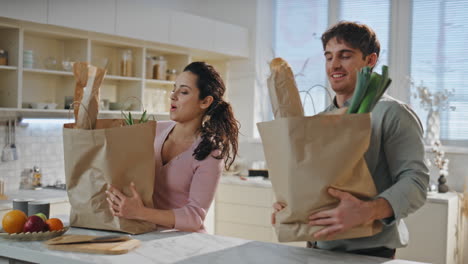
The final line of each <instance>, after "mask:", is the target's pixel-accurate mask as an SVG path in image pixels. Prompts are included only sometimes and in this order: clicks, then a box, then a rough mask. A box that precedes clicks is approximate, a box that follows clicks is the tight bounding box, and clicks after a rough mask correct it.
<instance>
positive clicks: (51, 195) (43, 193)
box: [0, 189, 68, 210]
mask: <svg viewBox="0 0 468 264" xmlns="http://www.w3.org/2000/svg"><path fill="white" fill-rule="evenodd" d="M13 199H33V200H36V201H44V202H49V203H61V202H68V195H67V191H65V190H56V189H42V190H18V191H16V192H14V193H8V200H2V201H0V210H10V209H11V208H12V207H13V205H12V201H13Z"/></svg>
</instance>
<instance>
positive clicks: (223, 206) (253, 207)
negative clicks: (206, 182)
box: [215, 183, 306, 247]
mask: <svg viewBox="0 0 468 264" xmlns="http://www.w3.org/2000/svg"><path fill="white" fill-rule="evenodd" d="M215 201H216V207H215V208H216V211H215V234H217V235H223V236H232V237H238V238H244V239H250V240H257V241H263V242H274V243H279V242H278V240H277V239H276V234H275V231H274V228H273V226H272V225H271V213H272V212H273V209H272V205H273V202H274V194H273V191H272V189H271V188H265V187H257V186H246V185H236V184H227V183H220V184H219V186H218V190H217V192H216V200H215ZM282 244H286V245H292V246H300V247H305V245H306V242H293V243H282Z"/></svg>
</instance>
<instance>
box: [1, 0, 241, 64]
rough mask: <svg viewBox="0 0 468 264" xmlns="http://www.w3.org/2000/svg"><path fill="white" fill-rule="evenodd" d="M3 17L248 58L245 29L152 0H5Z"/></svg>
mask: <svg viewBox="0 0 468 264" xmlns="http://www.w3.org/2000/svg"><path fill="white" fill-rule="evenodd" d="M0 5H1V7H0V16H3V17H8V18H13V19H19V20H26V21H32V22H38V23H42V24H51V25H56V26H63V27H68V28H74V29H81V30H85V31H91V32H99V33H106V34H111V35H118V36H122V37H127V38H133V39H137V40H145V41H150V42H155V44H169V45H173V46H177V47H182V48H187V49H189V50H192V51H202V52H206V51H208V52H211V53H216V54H217V55H223V56H224V58H229V57H243V58H246V57H248V56H249V33H248V30H247V29H246V28H243V27H240V26H237V25H232V24H227V23H223V22H220V21H216V20H213V19H209V18H205V17H200V16H196V15H191V14H188V13H184V12H178V11H172V10H169V9H163V8H160V7H159V5H158V3H157V1H153V0H133V1H132V0H99V1H93V0H79V1H76V0H15V1H13V0H0Z"/></svg>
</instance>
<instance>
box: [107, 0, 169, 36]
mask: <svg viewBox="0 0 468 264" xmlns="http://www.w3.org/2000/svg"><path fill="white" fill-rule="evenodd" d="M169 21H170V12H169V11H168V10H165V9H161V8H158V7H157V6H156V3H155V2H154V1H152V0H136V1H129V0H117V5H116V26H115V29H116V34H117V35H120V36H125V37H131V38H137V39H144V40H149V41H156V42H161V43H169Z"/></svg>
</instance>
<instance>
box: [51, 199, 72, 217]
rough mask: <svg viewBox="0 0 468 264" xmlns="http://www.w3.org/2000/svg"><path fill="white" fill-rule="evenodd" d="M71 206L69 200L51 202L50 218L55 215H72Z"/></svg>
mask: <svg viewBox="0 0 468 264" xmlns="http://www.w3.org/2000/svg"><path fill="white" fill-rule="evenodd" d="M70 210H71V206H70V203H69V202H59V203H51V204H50V211H49V216H50V217H49V218H53V217H59V218H60V217H63V216H69V215H70Z"/></svg>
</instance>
